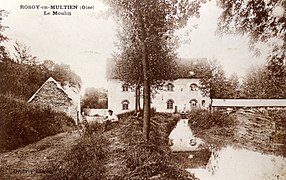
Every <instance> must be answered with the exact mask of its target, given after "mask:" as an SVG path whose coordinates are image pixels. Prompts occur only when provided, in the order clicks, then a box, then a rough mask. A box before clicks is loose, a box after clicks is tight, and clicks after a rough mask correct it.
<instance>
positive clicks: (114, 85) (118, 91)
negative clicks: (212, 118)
mask: <svg viewBox="0 0 286 180" xmlns="http://www.w3.org/2000/svg"><path fill="white" fill-rule="evenodd" d="M192 83H196V84H197V85H199V79H178V80H175V81H174V82H173V85H174V89H173V90H174V91H166V90H167V88H166V87H164V88H163V90H162V91H159V93H158V94H156V95H155V98H154V99H152V104H151V107H155V108H156V110H157V111H158V112H174V111H175V106H177V110H178V111H182V110H183V109H184V107H185V108H186V110H191V105H190V100H191V99H196V100H197V102H198V103H197V107H196V108H202V109H207V108H208V107H209V104H210V99H209V98H208V97H204V96H203V95H202V92H201V91H200V90H197V91H191V88H190V85H191V84H192ZM122 84H123V82H122V81H119V80H117V79H110V80H108V109H112V110H113V111H114V113H115V114H118V113H122V112H126V110H122V104H121V103H122V101H123V100H128V101H129V103H130V104H129V110H134V109H135V92H134V91H131V90H129V91H128V92H123V91H122ZM169 99H172V100H173V101H174V106H173V109H167V101H168V100H169ZM202 100H204V101H205V106H202ZM141 107H143V106H142V105H141Z"/></svg>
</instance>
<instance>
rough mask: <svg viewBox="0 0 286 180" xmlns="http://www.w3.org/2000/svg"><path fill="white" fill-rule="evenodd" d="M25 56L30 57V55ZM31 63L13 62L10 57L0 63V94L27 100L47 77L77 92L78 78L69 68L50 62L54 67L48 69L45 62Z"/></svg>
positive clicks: (24, 61) (79, 81)
mask: <svg viewBox="0 0 286 180" xmlns="http://www.w3.org/2000/svg"><path fill="white" fill-rule="evenodd" d="M27 56H29V57H30V55H27ZM31 57H32V56H31ZM17 62H21V63H17ZM32 62H33V63H32ZM32 62H30V60H15V59H11V58H10V57H7V58H6V59H5V60H4V59H3V61H0V83H1V86H0V93H2V94H12V95H14V96H17V97H18V98H21V99H24V100H28V99H29V98H30V97H31V96H32V95H33V94H34V93H35V92H36V91H37V89H38V88H39V87H41V85H42V84H43V83H44V82H45V81H46V80H47V79H48V78H49V77H53V78H54V79H56V80H57V81H59V82H60V83H61V84H62V85H65V84H69V86H73V87H76V88H77V89H78V90H79V88H80V84H81V80H80V77H79V76H78V75H76V74H75V73H74V72H72V71H71V70H70V68H69V66H67V65H64V64H61V65H58V64H56V63H53V62H52V61H50V62H52V63H53V65H54V67H53V68H52V69H49V68H48V67H46V66H45V62H44V63H39V62H34V61H32ZM67 82H68V83H67Z"/></svg>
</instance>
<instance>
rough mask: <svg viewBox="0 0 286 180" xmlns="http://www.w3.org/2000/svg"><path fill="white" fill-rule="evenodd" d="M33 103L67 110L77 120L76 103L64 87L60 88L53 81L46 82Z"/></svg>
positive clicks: (63, 110)
mask: <svg viewBox="0 0 286 180" xmlns="http://www.w3.org/2000/svg"><path fill="white" fill-rule="evenodd" d="M31 103H35V104H38V105H40V106H43V107H51V108H52V109H53V110H55V111H61V112H65V113H66V114H67V115H68V116H71V117H72V118H73V119H74V120H75V121H76V120H77V109H76V107H75V106H76V105H75V104H73V101H72V99H71V98H69V96H68V95H67V94H66V93H65V92H64V90H63V89H61V88H59V87H58V86H57V84H56V83H55V82H53V81H50V82H46V83H45V84H44V85H43V87H42V88H41V89H40V90H39V91H38V92H37V93H36V94H35V96H34V98H33V99H32V100H31Z"/></svg>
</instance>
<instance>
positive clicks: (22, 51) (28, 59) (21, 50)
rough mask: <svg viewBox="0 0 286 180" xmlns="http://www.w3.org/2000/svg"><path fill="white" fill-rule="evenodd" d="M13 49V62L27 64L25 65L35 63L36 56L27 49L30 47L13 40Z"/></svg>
mask: <svg viewBox="0 0 286 180" xmlns="http://www.w3.org/2000/svg"><path fill="white" fill-rule="evenodd" d="M14 49H15V51H16V53H15V54H14V56H15V58H14V59H15V60H14V61H15V62H16V63H19V64H27V65H32V66H33V65H36V64H37V63H38V62H37V58H36V56H33V55H32V54H31V53H30V52H29V51H30V48H29V47H27V46H25V45H24V44H21V43H19V42H17V41H16V42H15V45H14Z"/></svg>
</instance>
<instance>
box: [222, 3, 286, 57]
mask: <svg viewBox="0 0 286 180" xmlns="http://www.w3.org/2000/svg"><path fill="white" fill-rule="evenodd" d="M219 5H220V7H221V8H222V9H223V12H222V14H221V16H220V21H219V28H218V30H219V31H220V32H222V33H240V34H247V35H248V36H249V37H250V42H251V43H252V45H253V46H252V47H255V43H257V42H265V43H267V42H268V43H271V44H269V45H271V46H270V48H271V52H272V53H274V54H273V55H272V56H271V58H272V57H274V56H276V55H279V57H281V58H282V59H284V58H285V55H286V54H285V49H286V34H285V30H286V17H285V14H284V13H285V8H286V2H285V1H278V0H268V1H266V0H261V1H256V0H249V1H244V0H239V1H229V0H228V1H223V0H220V1H219ZM273 39H276V40H281V41H282V42H279V41H273ZM275 49H277V50H275ZM271 58H270V59H271Z"/></svg>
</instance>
